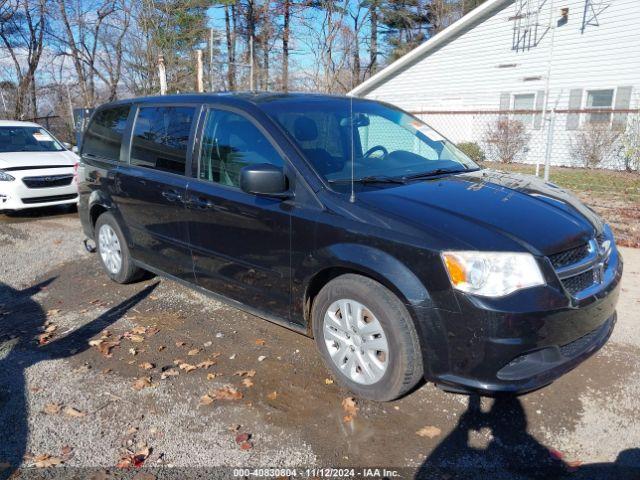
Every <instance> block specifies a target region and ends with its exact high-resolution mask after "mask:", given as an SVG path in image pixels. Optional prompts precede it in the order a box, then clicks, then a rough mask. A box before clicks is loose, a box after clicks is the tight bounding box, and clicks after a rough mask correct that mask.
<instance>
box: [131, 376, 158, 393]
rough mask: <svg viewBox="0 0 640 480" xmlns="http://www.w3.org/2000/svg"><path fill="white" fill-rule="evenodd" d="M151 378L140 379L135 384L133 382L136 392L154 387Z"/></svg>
mask: <svg viewBox="0 0 640 480" xmlns="http://www.w3.org/2000/svg"><path fill="white" fill-rule="evenodd" d="M152 386H153V384H152V383H151V377H140V378H138V379H137V380H136V381H135V382H133V389H134V390H142V389H143V388H149V387H152Z"/></svg>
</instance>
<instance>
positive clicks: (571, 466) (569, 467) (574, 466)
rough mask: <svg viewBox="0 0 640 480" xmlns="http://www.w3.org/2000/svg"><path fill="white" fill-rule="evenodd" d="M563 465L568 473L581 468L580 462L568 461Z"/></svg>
mask: <svg viewBox="0 0 640 480" xmlns="http://www.w3.org/2000/svg"><path fill="white" fill-rule="evenodd" d="M564 463H565V465H566V466H567V470H569V471H570V472H575V471H576V470H578V469H579V468H580V467H581V466H582V461H581V460H569V461H565V462H564Z"/></svg>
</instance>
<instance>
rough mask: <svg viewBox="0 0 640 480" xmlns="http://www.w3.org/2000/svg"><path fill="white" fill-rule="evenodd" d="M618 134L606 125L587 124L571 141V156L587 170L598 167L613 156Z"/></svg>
mask: <svg viewBox="0 0 640 480" xmlns="http://www.w3.org/2000/svg"><path fill="white" fill-rule="evenodd" d="M619 136H620V132H619V131H617V130H612V129H611V126H610V125H609V124H608V123H606V124H605V123H602V124H601V123H589V124H587V126H586V127H585V128H584V129H583V130H579V131H578V132H577V133H576V134H575V135H574V137H573V138H572V139H571V156H572V157H573V159H574V160H576V161H577V162H579V163H581V164H582V165H584V166H585V167H587V168H595V167H598V166H599V165H600V164H601V163H602V161H603V160H604V159H605V158H606V157H607V156H609V155H611V154H613V147H614V145H615V143H616V140H618V137H619Z"/></svg>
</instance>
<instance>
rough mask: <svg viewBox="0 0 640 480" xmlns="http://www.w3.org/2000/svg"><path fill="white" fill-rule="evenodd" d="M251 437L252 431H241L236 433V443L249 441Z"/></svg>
mask: <svg viewBox="0 0 640 480" xmlns="http://www.w3.org/2000/svg"><path fill="white" fill-rule="evenodd" d="M250 438H251V434H250V433H246V432H245V433H239V434H238V435H236V443H237V444H241V443H243V442H247V441H248V440H249V439H250Z"/></svg>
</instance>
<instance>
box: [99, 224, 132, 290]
mask: <svg viewBox="0 0 640 480" xmlns="http://www.w3.org/2000/svg"><path fill="white" fill-rule="evenodd" d="M95 232H96V240H97V241H96V245H97V247H98V255H99V256H100V261H101V262H102V267H103V268H104V269H105V271H106V272H107V275H109V277H110V278H111V280H113V281H114V282H117V283H130V282H132V281H134V280H137V279H138V278H140V277H141V276H142V274H143V273H144V271H143V270H141V269H140V268H138V267H136V265H135V264H134V263H133V260H132V259H131V255H130V253H129V247H128V246H127V243H126V241H125V238H124V235H123V234H122V230H121V229H120V226H119V225H118V222H117V221H116V219H115V218H114V217H113V215H111V214H110V213H108V212H105V213H103V214H102V215H100V216H99V217H98V221H97V222H96V227H95Z"/></svg>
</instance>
